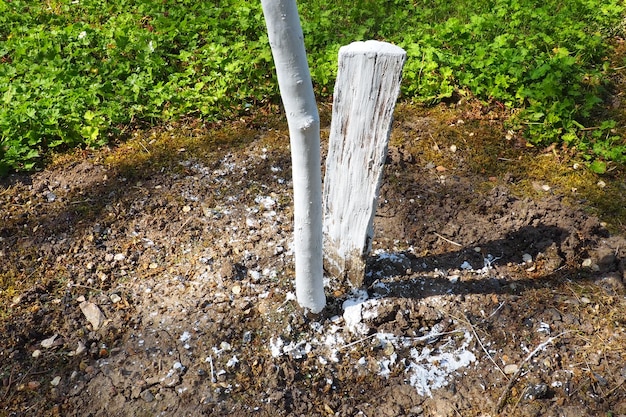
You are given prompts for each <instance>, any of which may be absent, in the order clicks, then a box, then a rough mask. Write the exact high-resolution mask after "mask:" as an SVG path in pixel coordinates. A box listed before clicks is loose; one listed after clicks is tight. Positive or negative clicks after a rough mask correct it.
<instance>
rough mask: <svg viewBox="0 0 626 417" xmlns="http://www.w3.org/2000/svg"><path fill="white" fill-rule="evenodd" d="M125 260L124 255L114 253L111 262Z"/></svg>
mask: <svg viewBox="0 0 626 417" xmlns="http://www.w3.org/2000/svg"><path fill="white" fill-rule="evenodd" d="M125 258H126V255H124V254H123V253H116V254H115V256H114V257H113V260H115V261H123V260H124V259H125Z"/></svg>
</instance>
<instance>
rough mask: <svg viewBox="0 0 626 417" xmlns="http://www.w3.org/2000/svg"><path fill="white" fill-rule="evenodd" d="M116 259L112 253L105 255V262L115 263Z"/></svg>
mask: <svg viewBox="0 0 626 417" xmlns="http://www.w3.org/2000/svg"><path fill="white" fill-rule="evenodd" d="M114 257H115V256H114V255H113V254H112V253H107V254H106V255H104V261H105V262H111V261H113V258H114Z"/></svg>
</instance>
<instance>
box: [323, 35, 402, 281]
mask: <svg viewBox="0 0 626 417" xmlns="http://www.w3.org/2000/svg"><path fill="white" fill-rule="evenodd" d="M405 61H406V53H405V51H404V50H403V49H402V48H399V47H397V46H394V45H391V44H388V43H384V42H378V41H366V42H354V43H352V44H350V45H347V46H344V47H342V48H341V49H340V50H339V70H338V73H337V81H336V83H335V91H334V101H333V115H332V122H331V127H330V139H329V145H328V146H329V147H328V156H327V157H326V174H325V176H324V197H323V216H324V220H323V221H324V265H325V268H326V271H327V272H328V273H329V274H331V275H332V276H334V277H335V278H339V279H348V281H349V282H350V283H351V284H352V285H353V286H355V287H360V286H361V285H362V284H363V279H364V276H365V261H366V258H367V255H368V254H369V251H370V250H371V243H372V238H373V235H374V231H373V221H374V215H375V213H376V205H377V198H378V190H379V187H380V181H381V179H382V174H383V166H384V164H385V158H386V156H387V145H388V142H389V135H390V134H391V123H392V120H393V110H394V107H395V103H396V100H397V98H398V94H399V91H400V81H401V77H402V68H403V66H404V62H405Z"/></svg>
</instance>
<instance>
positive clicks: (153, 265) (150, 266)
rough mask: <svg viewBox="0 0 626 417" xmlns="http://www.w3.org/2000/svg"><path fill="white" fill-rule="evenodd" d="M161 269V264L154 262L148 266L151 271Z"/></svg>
mask: <svg viewBox="0 0 626 417" xmlns="http://www.w3.org/2000/svg"><path fill="white" fill-rule="evenodd" d="M158 267H159V264H157V263H156V262H152V263H151V264H150V265H148V268H149V269H157V268H158Z"/></svg>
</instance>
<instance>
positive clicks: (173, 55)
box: [0, 0, 626, 175]
mask: <svg viewBox="0 0 626 417" xmlns="http://www.w3.org/2000/svg"><path fill="white" fill-rule="evenodd" d="M299 8H300V12H301V17H302V21H303V31H304V35H305V42H306V46H307V50H308V54H309V60H310V67H311V73H312V77H313V81H314V83H315V87H316V90H317V92H318V94H319V95H320V96H322V97H328V96H330V94H331V92H332V86H333V83H334V79H335V74H336V65H337V63H336V61H337V51H338V50H339V48H340V46H342V45H345V44H348V43H350V42H352V41H355V40H366V39H379V40H385V41H389V42H392V43H395V44H398V45H400V46H402V47H403V48H405V49H406V50H407V53H408V61H407V64H406V67H405V71H404V81H403V86H402V93H403V96H404V97H405V98H407V99H411V100H414V101H419V102H423V103H435V102H438V101H441V100H446V99H449V98H451V97H453V95H454V93H455V92H457V91H461V90H464V91H469V92H471V94H472V95H474V96H476V97H478V98H479V99H481V100H484V101H497V102H499V103H501V105H503V106H507V107H508V108H510V109H511V114H514V115H515V116H514V117H512V119H511V125H512V127H514V128H517V129H520V130H523V131H525V132H526V134H527V137H528V140H529V141H530V142H531V143H533V144H549V143H555V142H558V143H563V144H565V145H567V146H569V147H576V148H578V149H579V150H581V151H583V152H585V153H586V155H587V156H588V159H589V160H590V162H593V161H598V162H596V163H595V165H592V167H594V168H595V169H601V166H602V164H605V161H618V162H624V161H626V153H625V151H626V141H625V140H624V137H622V136H620V134H619V133H617V132H618V131H619V126H615V123H614V122H612V121H611V120H604V118H605V117H606V116H603V113H602V112H601V109H602V106H603V102H604V100H605V97H606V96H607V94H608V93H609V89H610V83H609V80H610V76H611V74H612V71H613V70H612V68H611V65H609V64H608V60H607V56H608V55H609V54H610V52H611V48H610V46H609V43H608V42H607V40H608V39H609V38H610V37H611V36H614V35H616V34H619V33H620V31H622V30H623V17H624V10H625V7H624V5H623V3H622V2H621V1H620V0H571V1H568V2H563V1H562V0H543V1H538V0H472V1H469V0H462V1H461V2H460V3H459V2H456V3H449V2H443V1H439V0H428V1H420V2H417V1H415V0H395V1H388V2H380V1H374V0H357V1H351V2H348V1H346V0H336V1H332V2H331V1H328V0H302V1H300V2H299ZM278 100H279V95H278V89H277V86H276V82H275V77H274V70H273V64H272V59H271V52H270V49H269V45H268V41H267V35H266V32H265V25H264V21H263V14H262V11H261V7H260V2H258V1H254V2H250V1H246V0H218V1H214V2H192V1H190V0H178V1H173V0H142V1H138V0H116V1H113V2H98V1H95V0H81V1H80V2H74V1H70V0H48V1H44V2H31V1H26V0H12V1H10V2H9V1H7V0H0V175H1V174H5V173H7V172H8V171H10V170H30V169H33V168H34V167H35V166H36V165H37V164H38V163H39V162H40V161H41V159H42V156H43V155H45V154H46V152H47V151H49V150H50V149H59V150H63V149H66V148H71V147H75V146H90V147H97V146H100V145H102V144H105V143H107V142H109V141H110V139H111V138H112V137H117V136H119V135H120V133H121V132H123V131H125V130H126V129H127V128H128V125H132V124H133V123H136V122H148V123H158V122H163V121H169V120H174V119H177V118H180V117H183V116H192V117H199V118H202V119H205V120H214V119H229V118H233V117H236V116H238V115H241V114H243V113H246V112H248V111H250V109H251V108H254V107H255V106H256V105H258V104H262V103H266V102H268V101H272V102H277V101H278ZM611 126H612V127H611Z"/></svg>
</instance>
